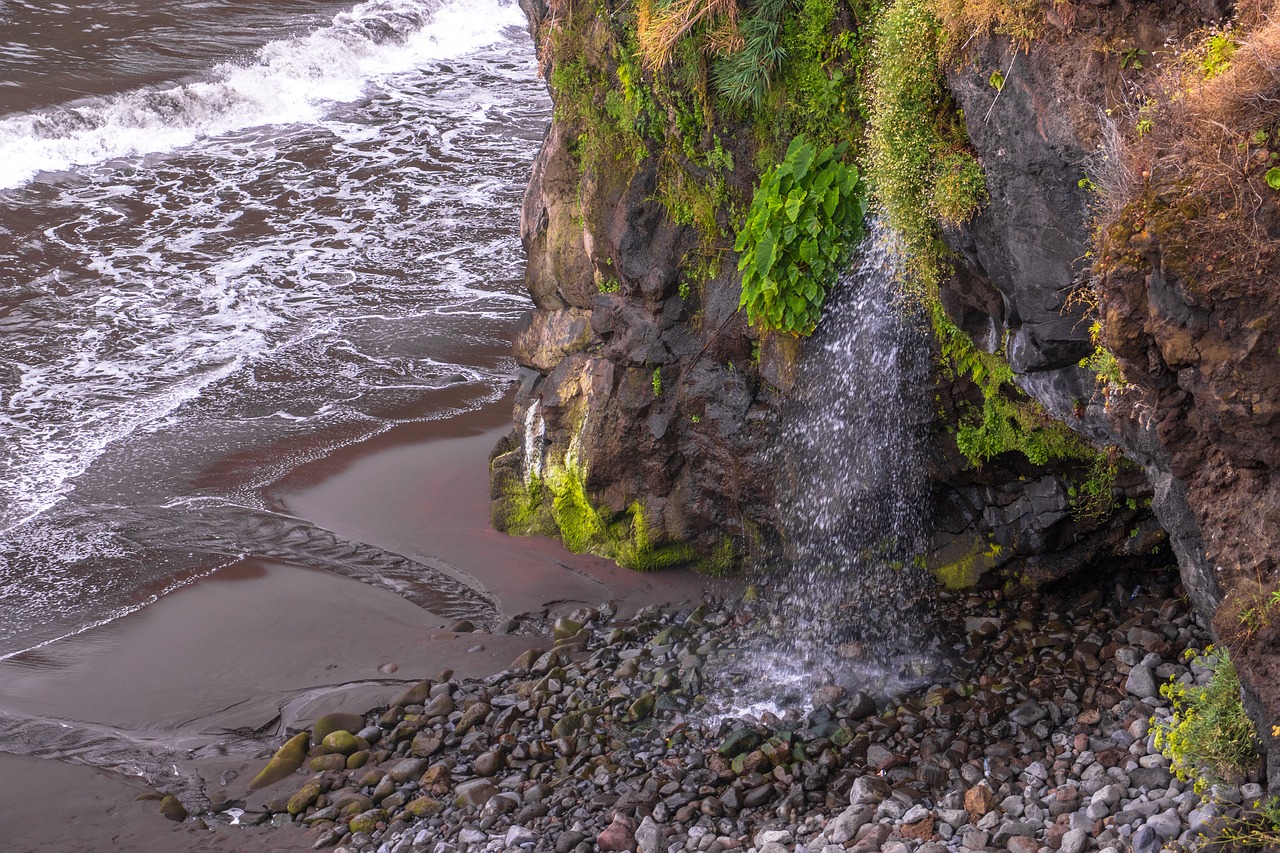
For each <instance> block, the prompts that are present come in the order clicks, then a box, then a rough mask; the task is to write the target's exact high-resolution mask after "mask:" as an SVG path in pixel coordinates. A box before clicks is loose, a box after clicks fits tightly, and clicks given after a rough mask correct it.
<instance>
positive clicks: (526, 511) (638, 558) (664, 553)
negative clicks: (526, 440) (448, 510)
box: [498, 452, 698, 571]
mask: <svg viewBox="0 0 1280 853" xmlns="http://www.w3.org/2000/svg"><path fill="white" fill-rule="evenodd" d="M516 491H517V494H513V495H508V496H506V498H507V503H506V506H507V507H509V509H508V510H507V513H506V518H503V519H500V520H499V525H498V526H499V527H500V528H502V529H504V530H505V531H506V532H507V533H509V534H512V535H515V536H553V537H556V538H559V539H560V540H561V541H562V542H564V545H565V547H566V548H568V549H569V550H570V551H573V552H575V553H591V554H597V555H599V556H601V557H605V558H607V559H611V560H613V561H614V562H616V563H617V564H618V565H620V566H622V567H623V568H627V569H636V570H638V571H651V570H653V569H661V568H667V567H670V566H677V565H685V564H688V563H693V562H695V561H697V559H698V554H697V552H696V551H695V550H694V549H693V547H692V546H690V545H687V544H684V543H678V542H665V543H661V544H656V543H654V541H653V531H652V530H651V529H650V527H649V524H648V522H647V521H646V520H645V512H644V507H643V506H642V505H641V504H640V502H639V501H636V502H634V503H632V504H631V506H629V507H628V508H627V509H626V511H625V512H620V513H613V512H610V511H609V510H608V509H606V508H604V507H599V506H596V505H595V504H593V503H592V501H591V499H590V497H589V496H588V495H587V472H586V469H585V468H584V467H583V466H582V465H581V464H579V463H578V461H577V458H576V456H575V455H574V454H573V453H572V452H570V453H569V454H566V456H565V459H564V464H562V465H549V466H547V469H546V470H545V471H544V472H543V474H542V475H541V476H533V477H530V478H529V481H528V482H527V483H525V484H523V485H522V486H517V487H516Z"/></svg>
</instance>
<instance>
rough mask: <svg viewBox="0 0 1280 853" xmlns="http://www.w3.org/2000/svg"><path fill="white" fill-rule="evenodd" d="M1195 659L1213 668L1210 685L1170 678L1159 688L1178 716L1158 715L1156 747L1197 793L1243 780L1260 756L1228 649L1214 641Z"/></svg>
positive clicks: (1174, 770) (1154, 724) (1193, 654)
mask: <svg viewBox="0 0 1280 853" xmlns="http://www.w3.org/2000/svg"><path fill="white" fill-rule="evenodd" d="M1188 654H1189V655H1190V656H1191V659H1192V662H1198V663H1199V664H1200V665H1201V666H1202V667H1205V668H1207V669H1209V670H1210V671H1211V673H1212V675H1211V676H1210V678H1209V681H1208V683H1207V684H1204V685H1199V686H1198V685H1194V684H1183V683H1182V682H1180V681H1174V680H1171V681H1170V682H1169V683H1168V684H1165V685H1163V686H1162V687H1161V688H1160V693H1161V694H1162V695H1164V696H1165V697H1166V698H1168V699H1169V701H1170V702H1171V703H1172V704H1173V716H1172V717H1170V718H1169V719H1167V720H1161V719H1153V720H1152V721H1151V722H1152V730H1153V732H1154V733H1155V741H1154V742H1155V747H1156V749H1158V750H1160V752H1161V753H1163V754H1164V755H1165V756H1166V757H1167V758H1168V759H1169V761H1170V767H1171V769H1172V770H1173V772H1174V773H1175V774H1176V775H1177V777H1178V778H1179V779H1181V780H1182V781H1184V782H1187V781H1191V782H1193V783H1194V787H1195V790H1196V792H1197V793H1204V792H1205V791H1207V790H1209V789H1210V788H1211V787H1213V785H1215V784H1218V783H1221V782H1225V781H1227V780H1228V779H1239V778H1240V777H1243V775H1244V774H1245V773H1246V772H1247V771H1248V770H1250V769H1251V768H1253V767H1254V765H1255V764H1256V763H1257V760H1258V745H1257V740H1256V737H1255V733H1254V728H1253V723H1252V722H1251V721H1250V720H1249V717H1248V715H1247V714H1246V713H1245V710H1244V704H1243V702H1241V700H1240V677H1239V676H1238V675H1237V674H1236V668H1235V665H1234V664H1233V663H1232V662H1231V656H1230V654H1229V653H1228V652H1227V650H1226V648H1221V649H1219V648H1215V647H1214V646H1209V647H1208V648H1206V649H1205V650H1204V652H1203V653H1201V654H1199V655H1197V654H1195V653H1194V652H1188Z"/></svg>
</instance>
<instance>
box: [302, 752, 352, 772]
mask: <svg viewBox="0 0 1280 853" xmlns="http://www.w3.org/2000/svg"><path fill="white" fill-rule="evenodd" d="M307 766H308V767H310V768H311V770H312V772H315V773H323V772H325V771H326V770H330V771H333V770H345V769H346V767H347V757H346V756H345V755H342V754H340V753H333V754H331V755H317V756H316V757H315V758H313V759H311V762H310V763H309V764H308V765H307Z"/></svg>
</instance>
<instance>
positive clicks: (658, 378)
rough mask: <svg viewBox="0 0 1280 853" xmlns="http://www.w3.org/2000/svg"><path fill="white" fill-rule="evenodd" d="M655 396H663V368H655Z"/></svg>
mask: <svg viewBox="0 0 1280 853" xmlns="http://www.w3.org/2000/svg"><path fill="white" fill-rule="evenodd" d="M653 396H655V397H661V396H662V368H661V367H655V368H654V369H653Z"/></svg>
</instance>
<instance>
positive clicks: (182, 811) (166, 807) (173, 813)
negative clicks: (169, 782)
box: [160, 794, 187, 823]
mask: <svg viewBox="0 0 1280 853" xmlns="http://www.w3.org/2000/svg"><path fill="white" fill-rule="evenodd" d="M160 814H162V815H164V816H165V817H167V818H168V819H169V820H172V821H175V822H176V823H182V822H183V821H184V820H186V819H187V809H186V807H184V806H183V805H182V803H181V802H179V801H178V798H177V797H175V796H174V795H173V794H170V795H169V796H167V797H165V798H164V799H163V800H161V801H160Z"/></svg>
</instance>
